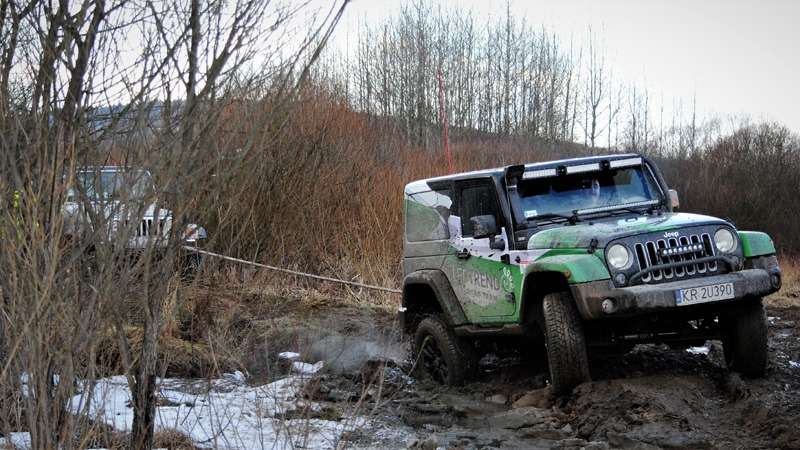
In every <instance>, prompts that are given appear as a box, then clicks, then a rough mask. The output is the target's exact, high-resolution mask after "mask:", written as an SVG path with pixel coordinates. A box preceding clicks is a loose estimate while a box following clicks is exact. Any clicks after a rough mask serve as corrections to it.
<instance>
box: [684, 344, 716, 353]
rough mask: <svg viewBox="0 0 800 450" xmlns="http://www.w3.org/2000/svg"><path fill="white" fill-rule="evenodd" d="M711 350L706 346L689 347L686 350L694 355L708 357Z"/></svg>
mask: <svg viewBox="0 0 800 450" xmlns="http://www.w3.org/2000/svg"><path fill="white" fill-rule="evenodd" d="M710 350H711V349H710V348H709V347H708V346H706V345H704V346H702V347H689V348H687V349H686V351H687V352H689V353H691V354H693V355H707V354H708V352H709V351H710Z"/></svg>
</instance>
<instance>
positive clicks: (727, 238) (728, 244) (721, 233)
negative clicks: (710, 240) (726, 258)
mask: <svg viewBox="0 0 800 450" xmlns="http://www.w3.org/2000/svg"><path fill="white" fill-rule="evenodd" d="M714 243H715V244H716V246H717V250H719V251H721V252H722V253H730V252H732V251H734V250H736V238H735V237H733V233H731V232H730V231H728V230H727V229H725V228H720V229H719V230H717V232H716V233H714Z"/></svg>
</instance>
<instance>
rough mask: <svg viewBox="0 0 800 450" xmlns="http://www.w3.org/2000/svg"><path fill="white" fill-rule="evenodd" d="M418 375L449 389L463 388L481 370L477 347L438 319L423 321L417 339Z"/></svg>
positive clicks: (416, 358) (418, 327)
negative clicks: (460, 386) (478, 366)
mask: <svg viewBox="0 0 800 450" xmlns="http://www.w3.org/2000/svg"><path fill="white" fill-rule="evenodd" d="M414 358H415V359H414V362H415V363H414V367H415V370H414V372H415V374H417V375H421V376H424V377H429V378H431V379H433V380H434V381H436V382H438V383H441V384H445V385H448V386H459V385H462V384H464V382H465V381H467V380H468V379H470V378H471V377H472V375H473V374H474V372H475V369H476V367H477V357H476V353H475V349H474V346H473V345H471V343H470V342H469V341H467V340H465V339H462V338H459V337H458V336H456V335H455V333H454V332H453V330H452V329H451V328H450V327H449V326H447V324H446V323H445V322H444V321H443V320H442V319H440V318H438V317H436V316H428V317H426V318H424V319H422V321H420V323H419V325H418V326H417V331H416V333H415V335H414Z"/></svg>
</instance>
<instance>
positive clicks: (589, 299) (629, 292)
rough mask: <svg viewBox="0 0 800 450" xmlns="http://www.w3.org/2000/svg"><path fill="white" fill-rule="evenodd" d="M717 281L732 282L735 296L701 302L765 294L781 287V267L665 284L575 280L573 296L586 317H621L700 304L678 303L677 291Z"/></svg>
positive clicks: (725, 301)
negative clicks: (608, 307)
mask: <svg viewBox="0 0 800 450" xmlns="http://www.w3.org/2000/svg"><path fill="white" fill-rule="evenodd" d="M718 283H733V292H734V298H732V299H727V300H718V301H714V302H709V303H701V304H698V305H705V306H704V307H708V305H719V304H728V303H732V302H736V301H738V300H742V299H746V298H753V297H762V296H765V295H768V294H771V293H773V292H775V291H777V290H778V289H780V283H781V277H780V269H778V268H777V266H775V267H773V268H769V269H763V268H755V269H746V270H741V271H738V272H731V273H726V274H722V275H715V276H711V277H704V278H693V279H688V280H681V281H674V282H670V283H662V284H643V285H638V286H631V287H626V288H617V287H614V286H613V283H612V282H611V281H610V280H603V281H596V282H591V283H582V284H576V285H573V286H572V287H571V289H572V296H573V298H574V299H575V302H576V304H577V306H578V310H579V311H580V313H581V316H582V317H583V319H584V320H592V319H603V318H618V317H625V316H634V315H638V314H646V313H649V312H656V311H661V310H669V309H676V308H680V309H681V310H685V309H687V308H692V307H694V306H697V305H691V306H680V307H679V306H678V305H677V303H676V300H675V292H676V291H677V290H678V289H687V288H696V287H702V286H709V285H712V284H718ZM606 299H611V300H613V302H614V305H615V308H614V311H613V312H611V313H606V312H604V311H603V309H602V303H603V300H606Z"/></svg>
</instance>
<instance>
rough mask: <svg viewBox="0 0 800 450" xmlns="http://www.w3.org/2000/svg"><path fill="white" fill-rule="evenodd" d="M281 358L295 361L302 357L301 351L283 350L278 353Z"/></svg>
mask: <svg viewBox="0 0 800 450" xmlns="http://www.w3.org/2000/svg"><path fill="white" fill-rule="evenodd" d="M278 358H279V359H288V360H289V361H294V360H297V359H300V353H295V352H281V353H278Z"/></svg>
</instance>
